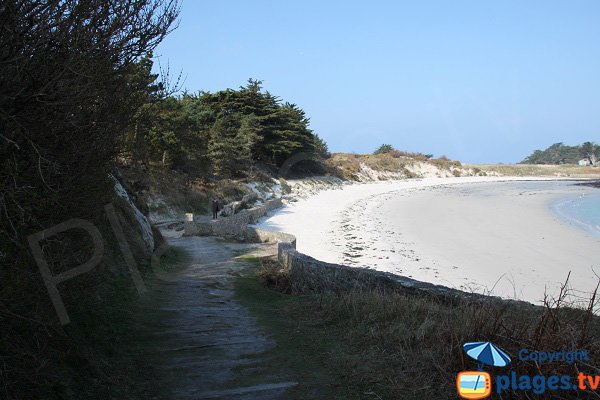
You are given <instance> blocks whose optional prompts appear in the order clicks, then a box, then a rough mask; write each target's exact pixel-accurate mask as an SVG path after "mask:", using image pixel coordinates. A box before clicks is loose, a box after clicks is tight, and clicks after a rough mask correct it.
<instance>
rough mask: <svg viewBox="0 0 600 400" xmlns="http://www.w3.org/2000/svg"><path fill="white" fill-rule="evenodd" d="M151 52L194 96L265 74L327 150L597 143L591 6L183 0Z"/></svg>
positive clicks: (598, 105) (460, 150)
mask: <svg viewBox="0 0 600 400" xmlns="http://www.w3.org/2000/svg"><path fill="white" fill-rule="evenodd" d="M154 55H155V57H156V59H155V63H156V64H155V67H157V66H158V63H160V65H161V66H162V68H163V69H164V68H166V67H167V65H168V67H169V70H170V75H171V76H172V77H174V76H176V75H177V74H178V73H179V72H181V73H182V76H183V78H184V79H185V80H184V82H183V86H184V88H185V89H187V90H188V91H190V92H196V91H199V90H206V91H211V92H214V91H218V90H222V89H226V88H238V87H239V86H242V85H244V84H245V83H246V81H247V80H248V79H249V78H254V79H259V80H262V81H263V85H264V87H265V89H267V90H268V91H269V92H271V93H272V94H275V95H277V96H279V97H281V98H282V99H283V100H285V101H289V102H292V103H296V104H297V105H298V106H300V107H301V108H302V109H304V110H305V111H306V113H307V115H308V116H309V117H310V120H311V125H310V127H311V128H312V129H313V130H314V131H315V132H316V133H317V134H319V136H321V137H322V138H324V139H325V141H326V142H327V143H328V145H329V149H330V151H332V152H356V153H370V152H372V151H373V150H375V149H376V148H377V147H378V146H379V145H380V144H382V143H389V144H392V145H393V146H394V147H396V148H398V149H400V150H406V151H419V152H423V153H432V154H435V155H436V156H439V155H442V154H444V155H446V156H448V157H449V158H452V159H458V160H461V161H463V162H469V163H496V162H503V163H514V162H518V161H520V160H522V159H523V158H525V157H526V156H527V155H529V154H530V153H531V152H532V151H533V150H535V149H544V148H546V147H547V146H549V145H551V144H553V143H556V142H564V143H566V144H572V145H574V144H579V143H582V142H584V141H596V142H600V1H596V0H590V1H584V0H572V1H553V0H546V1H536V0H527V1H522V0H519V1H512V0H502V1H500V0H496V1H477V0H472V1H461V0H453V1H431V0H419V1H378V0H372V1H353V0H345V1H336V0H329V1H326V0H320V1H319V0H317V1H313V0H302V1H299V0H286V1H281V0H280V1H276V0H273V1H267V0H213V1H205V0H183V2H182V11H181V15H180V21H179V27H178V28H177V29H176V30H175V31H173V32H172V33H171V34H170V35H169V36H168V37H167V38H166V39H165V40H164V41H163V42H162V43H161V44H160V45H159V46H158V48H157V49H156V50H155V53H154Z"/></svg>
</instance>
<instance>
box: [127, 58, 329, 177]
mask: <svg viewBox="0 0 600 400" xmlns="http://www.w3.org/2000/svg"><path fill="white" fill-rule="evenodd" d="M142 71H143V73H146V74H150V70H149V69H142ZM147 79H148V80H152V76H149V75H148V76H147ZM156 98H157V96H152V95H149V96H148V100H149V104H147V106H146V107H145V108H144V112H143V113H140V115H139V118H138V120H137V121H136V124H134V127H135V130H136V131H137V132H136V134H135V135H133V136H135V137H136V138H138V139H139V137H140V131H142V130H143V136H141V137H143V142H144V143H139V140H137V141H136V140H130V142H129V143H131V144H134V146H132V148H131V149H130V150H128V151H127V152H126V154H128V155H129V157H131V158H132V160H133V162H145V163H157V164H162V165H164V166H169V167H173V168H177V169H181V170H185V171H187V172H192V173H193V174H195V175H207V174H209V173H214V174H216V175H217V176H220V177H236V176H240V175H243V173H244V172H245V171H247V170H248V168H249V167H250V166H252V164H254V163H256V162H260V163H262V164H266V165H269V166H272V167H275V168H277V167H280V166H281V165H282V164H283V163H284V162H285V160H287V159H288V158H289V157H291V156H292V155H294V154H296V153H299V152H302V153H309V154H313V155H315V156H317V158H318V157H327V156H328V155H329V152H328V149H327V145H326V143H325V142H324V141H323V140H322V139H321V138H320V137H319V136H317V135H315V134H314V133H313V132H312V130H311V129H310V128H309V127H308V126H309V122H310V121H309V119H308V118H307V117H306V114H305V113H304V111H303V110H302V109H300V108H299V107H298V106H297V105H295V104H290V103H282V102H281V101H280V99H279V98H277V97H275V96H273V95H272V94H270V93H269V92H267V91H264V90H263V89H262V87H261V82H260V81H256V80H252V79H250V80H249V81H248V84H247V85H246V86H243V87H240V88H239V89H238V90H233V89H226V90H222V91H219V92H216V93H208V92H200V93H198V94H197V95H190V94H187V93H186V94H184V95H183V96H181V97H168V98H166V99H162V100H155V99H156Z"/></svg>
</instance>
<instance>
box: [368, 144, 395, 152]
mask: <svg viewBox="0 0 600 400" xmlns="http://www.w3.org/2000/svg"><path fill="white" fill-rule="evenodd" d="M392 150H394V147H393V146H392V145H391V144H382V145H381V146H379V148H377V150H375V151H374V152H373V154H387V153H389V152H390V151H392Z"/></svg>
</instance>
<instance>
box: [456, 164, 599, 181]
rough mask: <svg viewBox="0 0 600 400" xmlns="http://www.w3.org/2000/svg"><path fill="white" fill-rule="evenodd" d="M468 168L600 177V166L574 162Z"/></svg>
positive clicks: (509, 173)
mask: <svg viewBox="0 0 600 400" xmlns="http://www.w3.org/2000/svg"><path fill="white" fill-rule="evenodd" d="M465 167H467V168H477V169H479V170H481V171H484V172H487V173H490V172H492V173H497V174H500V175H505V176H563V177H567V176H574V177H582V178H583V177H600V168H598V167H581V166H579V165H574V164H563V165H537V164H536V165H534V164H478V165H465Z"/></svg>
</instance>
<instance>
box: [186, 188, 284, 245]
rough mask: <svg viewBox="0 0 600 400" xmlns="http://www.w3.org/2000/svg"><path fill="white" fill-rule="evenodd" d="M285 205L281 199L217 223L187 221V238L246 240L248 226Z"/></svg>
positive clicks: (224, 218) (269, 201)
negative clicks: (209, 237) (210, 237)
mask: <svg viewBox="0 0 600 400" xmlns="http://www.w3.org/2000/svg"><path fill="white" fill-rule="evenodd" d="M282 205H283V202H282V200H281V199H279V198H278V199H272V200H268V201H267V202H265V204H263V205H261V206H258V207H254V208H251V209H248V210H242V211H240V212H239V213H237V214H234V215H232V216H229V217H222V218H220V219H218V220H215V221H210V222H198V221H186V222H185V223H184V235H185V236H193V235H199V236H224V237H231V238H239V239H240V240H245V236H246V234H248V232H247V231H246V228H247V225H248V224H254V223H256V221H258V219H259V218H260V217H264V216H265V215H266V214H267V213H268V212H269V211H271V210H274V209H276V208H280V207H281V206H282Z"/></svg>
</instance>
